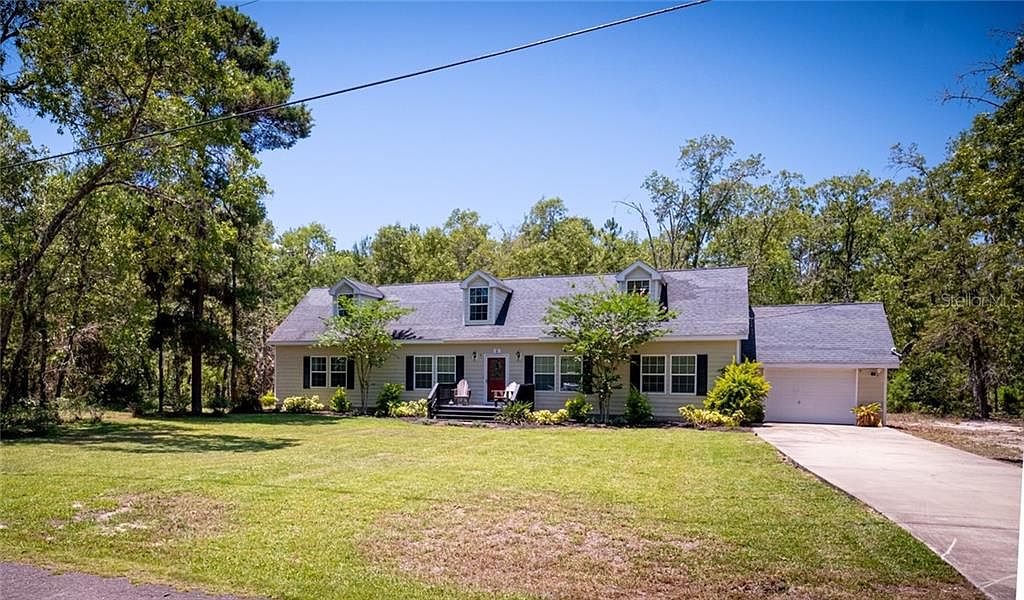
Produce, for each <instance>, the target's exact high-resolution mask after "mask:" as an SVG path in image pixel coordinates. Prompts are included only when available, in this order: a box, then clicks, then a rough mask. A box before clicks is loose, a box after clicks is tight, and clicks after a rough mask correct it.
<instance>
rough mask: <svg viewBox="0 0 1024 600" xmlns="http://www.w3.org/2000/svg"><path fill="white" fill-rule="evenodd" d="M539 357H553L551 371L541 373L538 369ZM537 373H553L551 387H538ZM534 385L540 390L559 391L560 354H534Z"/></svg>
mask: <svg viewBox="0 0 1024 600" xmlns="http://www.w3.org/2000/svg"><path fill="white" fill-rule="evenodd" d="M538 358H550V359H551V372H550V373H547V372H545V373H540V372H538V371H537V359H538ZM537 375H551V389H550V390H542V389H540V388H538V387H537ZM530 383H532V384H533V387H534V389H535V390H537V391H538V392H557V391H558V355H556V354H535V355H534V356H533V381H531V382H530Z"/></svg>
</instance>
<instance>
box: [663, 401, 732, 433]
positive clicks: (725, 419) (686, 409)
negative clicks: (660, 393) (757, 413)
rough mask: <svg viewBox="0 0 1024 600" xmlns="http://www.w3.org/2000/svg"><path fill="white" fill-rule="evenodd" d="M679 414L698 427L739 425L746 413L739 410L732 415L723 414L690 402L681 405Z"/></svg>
mask: <svg viewBox="0 0 1024 600" xmlns="http://www.w3.org/2000/svg"><path fill="white" fill-rule="evenodd" d="M679 416H681V417H682V418H683V419H685V420H686V421H688V422H690V423H693V424H694V425H695V426H697V427H701V428H704V427H739V426H740V424H741V423H742V422H743V419H744V418H745V415H744V413H743V411H742V410H737V411H735V412H734V413H732V414H731V415H727V414H722V413H720V412H718V411H717V410H711V409H707V408H699V407H696V406H690V405H689V404H687V405H684V406H680V407H679Z"/></svg>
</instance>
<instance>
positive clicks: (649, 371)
mask: <svg viewBox="0 0 1024 600" xmlns="http://www.w3.org/2000/svg"><path fill="white" fill-rule="evenodd" d="M640 391H641V392H643V393H644V394H664V393H665V357H664V356H661V355H644V356H641V357H640Z"/></svg>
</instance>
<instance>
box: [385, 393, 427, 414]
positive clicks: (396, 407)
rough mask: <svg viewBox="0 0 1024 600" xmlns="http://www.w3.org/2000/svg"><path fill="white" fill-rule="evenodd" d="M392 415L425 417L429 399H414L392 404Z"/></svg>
mask: <svg viewBox="0 0 1024 600" xmlns="http://www.w3.org/2000/svg"><path fill="white" fill-rule="evenodd" d="M391 416H392V417H425V416H427V400H426V398H424V399H422V400H413V401H412V402H399V403H397V404H392V405H391Z"/></svg>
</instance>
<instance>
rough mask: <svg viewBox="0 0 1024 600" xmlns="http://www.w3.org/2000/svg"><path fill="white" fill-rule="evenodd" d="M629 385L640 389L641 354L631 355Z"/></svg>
mask: <svg viewBox="0 0 1024 600" xmlns="http://www.w3.org/2000/svg"><path fill="white" fill-rule="evenodd" d="M629 385H630V387H635V388H636V389H638V390H639V389H640V355H639V354H633V355H632V356H630V357H629Z"/></svg>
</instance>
